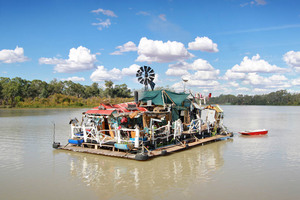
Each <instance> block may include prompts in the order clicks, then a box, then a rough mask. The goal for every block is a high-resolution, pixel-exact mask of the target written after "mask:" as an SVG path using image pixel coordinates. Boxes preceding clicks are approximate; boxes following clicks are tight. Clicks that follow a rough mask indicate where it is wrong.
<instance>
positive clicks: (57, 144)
mask: <svg viewBox="0 0 300 200" xmlns="http://www.w3.org/2000/svg"><path fill="white" fill-rule="evenodd" d="M52 147H53V148H54V149H57V148H58V147H60V143H59V142H53V144H52Z"/></svg>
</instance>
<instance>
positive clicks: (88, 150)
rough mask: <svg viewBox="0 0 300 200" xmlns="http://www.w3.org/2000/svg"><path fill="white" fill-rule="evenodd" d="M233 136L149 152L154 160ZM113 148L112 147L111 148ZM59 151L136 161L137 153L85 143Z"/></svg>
mask: <svg viewBox="0 0 300 200" xmlns="http://www.w3.org/2000/svg"><path fill="white" fill-rule="evenodd" d="M231 136H232V135H231V134H227V135H216V136H212V137H207V138H204V139H197V138H195V139H194V141H193V142H188V141H181V143H180V144H176V145H175V144H174V145H169V146H164V147H161V148H157V149H155V150H153V151H150V152H148V157H149V159H151V158H154V157H156V156H162V155H166V154H170V153H173V152H176V151H181V150H186V149H188V148H190V147H195V146H198V145H203V144H205V143H208V142H214V141H217V140H221V139H226V138H229V137H231ZM86 145H88V146H90V147H91V148H87V147H85V146H86ZM111 147H112V146H111ZM58 149H61V150H69V151H74V152H81V153H90V154H97V155H104V156H112V157H119V158H128V159H136V155H137V154H135V153H131V152H124V151H117V150H115V149H114V148H113V147H112V148H111V149H102V148H99V144H90V143H88V144H87V143H83V145H82V146H73V145H70V144H68V145H66V146H61V147H59V148H58Z"/></svg>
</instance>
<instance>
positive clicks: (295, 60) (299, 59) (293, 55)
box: [283, 51, 300, 72]
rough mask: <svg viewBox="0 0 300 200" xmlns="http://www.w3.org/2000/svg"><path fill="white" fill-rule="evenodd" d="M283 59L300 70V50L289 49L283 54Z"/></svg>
mask: <svg viewBox="0 0 300 200" xmlns="http://www.w3.org/2000/svg"><path fill="white" fill-rule="evenodd" d="M283 60H284V61H285V62H286V63H287V64H288V65H289V66H291V67H293V68H295V70H296V71H297V72H300V51H297V52H295V51H289V52H287V53H286V54H284V55H283Z"/></svg>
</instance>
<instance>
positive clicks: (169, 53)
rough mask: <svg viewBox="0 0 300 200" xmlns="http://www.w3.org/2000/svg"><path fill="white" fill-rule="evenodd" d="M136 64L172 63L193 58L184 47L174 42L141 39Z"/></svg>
mask: <svg viewBox="0 0 300 200" xmlns="http://www.w3.org/2000/svg"><path fill="white" fill-rule="evenodd" d="M138 54H139V56H138V58H137V59H136V61H138V62H158V63H165V62H173V61H179V60H184V59H188V58H191V57H193V56H194V55H193V54H191V53H189V52H188V51H187V50H186V48H185V47H184V45H183V44H182V43H180V42H176V41H173V42H171V41H168V42H165V43H164V42H163V41H159V40H148V39H147V38H146V37H143V38H141V40H140V43H139V46H138Z"/></svg>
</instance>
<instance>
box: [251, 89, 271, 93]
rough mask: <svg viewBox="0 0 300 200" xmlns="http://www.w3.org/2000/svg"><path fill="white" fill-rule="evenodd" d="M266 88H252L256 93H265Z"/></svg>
mask: <svg viewBox="0 0 300 200" xmlns="http://www.w3.org/2000/svg"><path fill="white" fill-rule="evenodd" d="M267 91H268V90H267V89H264V88H254V89H253V92H257V93H266V92H267Z"/></svg>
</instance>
